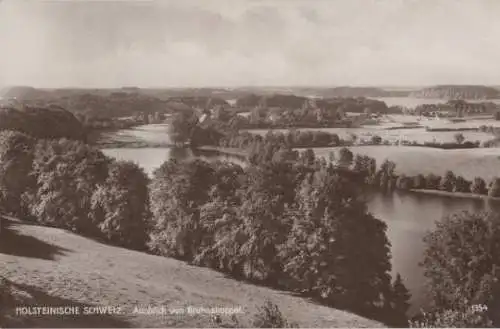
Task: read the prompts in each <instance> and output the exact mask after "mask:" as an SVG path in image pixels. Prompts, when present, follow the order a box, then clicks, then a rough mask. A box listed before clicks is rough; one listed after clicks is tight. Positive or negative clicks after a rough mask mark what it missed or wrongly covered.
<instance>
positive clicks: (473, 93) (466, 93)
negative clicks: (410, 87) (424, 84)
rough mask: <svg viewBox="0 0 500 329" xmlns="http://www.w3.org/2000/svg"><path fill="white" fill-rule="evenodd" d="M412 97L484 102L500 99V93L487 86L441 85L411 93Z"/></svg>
mask: <svg viewBox="0 0 500 329" xmlns="http://www.w3.org/2000/svg"><path fill="white" fill-rule="evenodd" d="M410 97H416V98H438V99H471V100H482V99H496V98H500V91H499V90H498V89H495V88H492V87H487V86H475V85H471V86H467V85H463V86H460V85H441V86H434V87H428V88H424V89H421V90H418V91H414V92H411V93H410Z"/></svg>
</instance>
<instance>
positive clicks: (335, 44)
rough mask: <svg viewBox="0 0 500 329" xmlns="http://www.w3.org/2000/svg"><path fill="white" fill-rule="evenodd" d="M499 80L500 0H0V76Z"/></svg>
mask: <svg viewBox="0 0 500 329" xmlns="http://www.w3.org/2000/svg"><path fill="white" fill-rule="evenodd" d="M433 84H490V85H500V1H499V0H260V1H259V0H177V1H169V0H156V1H155V0H151V1H149V0H140V1H125V0H121V1H120V0H118V1H104V0H103V1H95V0H94V1H78V0H74V1H72V0H59V1H43V0H3V1H2V0H0V85H31V86H35V87H70V86H71V87H121V86H138V87H172V86H200V87H201V86H228V87H233V86H249V85H261V86H262V85H264V86H270V85H280V86H286V85H302V86H304V85H315V86H319V85H324V86H335V85H433Z"/></svg>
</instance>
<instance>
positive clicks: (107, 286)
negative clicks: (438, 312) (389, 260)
mask: <svg viewBox="0 0 500 329" xmlns="http://www.w3.org/2000/svg"><path fill="white" fill-rule="evenodd" d="M1 241H2V244H0V260H1V263H2V266H1V267H0V275H1V276H4V277H5V278H7V279H8V280H10V281H11V282H13V283H14V284H15V287H16V288H17V289H19V290H20V291H22V292H24V294H25V295H26V294H28V295H30V296H31V297H32V298H30V300H32V301H33V302H34V305H40V306H42V305H43V306H51V305H52V306H53V305H57V306H61V305H64V306H68V305H71V306H76V305H79V306H82V305H86V306H90V305H100V306H119V307H121V309H122V314H121V315H113V316H111V315H103V316H84V315H80V316H64V317H61V316H41V317H33V316H31V317H28V318H23V319H19V318H18V319H17V320H25V322H23V324H24V325H23V324H21V326H24V327H28V326H29V327H46V328H50V327H53V328H54V327H89V326H92V327H146V328H147V327H206V326H209V325H210V322H209V321H208V316H207V315H194V314H184V315H165V316H160V315H140V314H133V313H132V311H133V309H134V307H135V306H139V305H142V306H145V307H147V305H151V306H161V305H165V306H166V307H167V308H168V309H173V308H180V309H186V308H187V307H188V306H194V307H238V306H241V307H242V311H243V313H242V314H239V315H238V318H239V319H240V321H241V325H245V324H247V323H248V321H249V319H250V318H252V317H253V315H254V314H255V311H256V306H260V305H262V304H263V303H264V301H265V300H266V299H270V300H271V301H273V302H274V303H276V304H277V305H278V306H279V307H280V309H281V310H282V312H283V314H285V316H287V317H288V318H289V319H291V320H292V321H295V322H297V323H298V324H300V325H301V326H302V327H380V326H381V325H380V324H379V323H377V322H374V321H370V320H367V319H364V318H361V317H359V316H356V315H353V314H350V313H347V312H344V311H339V310H336V309H332V308H327V307H324V306H319V305H316V304H314V303H311V302H309V301H307V300H305V299H302V298H299V297H295V296H291V295H290V294H289V293H285V292H279V291H275V290H271V289H268V288H264V287H258V286H254V285H251V284H248V283H243V282H238V281H236V280H232V279H229V278H227V277H225V276H224V275H223V274H221V273H218V272H215V271H212V270H210V269H206V268H200V267H194V266H189V265H187V264H185V263H183V262H180V261H177V260H174V259H170V258H164V257H159V256H152V255H148V254H144V253H140V252H136V251H131V250H127V249H122V248H117V247H111V246H107V245H104V244H100V243H97V242H95V241H93V240H90V239H87V238H83V237H81V236H78V235H75V234H73V233H69V232H66V231H63V230H60V229H54V228H48V227H40V226H35V225H29V224H23V223H19V222H12V224H11V227H10V228H9V229H8V230H3V231H2V240H1ZM2 306H4V305H2Z"/></svg>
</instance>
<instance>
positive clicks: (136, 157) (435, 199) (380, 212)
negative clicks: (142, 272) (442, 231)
mask: <svg viewBox="0 0 500 329" xmlns="http://www.w3.org/2000/svg"><path fill="white" fill-rule="evenodd" d="M130 130H131V129H127V131H126V132H123V131H122V132H119V133H118V134H119V135H120V136H123V135H124V134H125V135H127V136H130V135H132V136H136V137H137V138H139V139H140V140H150V139H151V140H154V141H155V142H157V141H159V140H163V139H166V138H168V136H167V130H166V126H165V125H163V127H159V125H149V126H142V127H138V128H136V129H132V130H134V131H133V132H131V131H130ZM152 136H154V137H152ZM103 152H104V153H105V154H106V155H108V156H112V157H115V158H117V159H121V160H130V161H133V162H136V163H137V164H139V165H140V166H142V167H143V168H144V169H145V170H146V172H147V173H148V174H151V173H152V172H153V170H154V169H155V168H158V167H159V166H160V165H161V164H162V163H163V162H164V161H166V160H168V159H169V158H171V157H174V158H177V159H186V158H201V159H205V160H208V161H213V160H230V161H235V162H237V163H239V164H241V165H243V164H244V163H243V162H242V161H241V160H238V159H235V158H234V157H231V156H224V155H220V154H217V153H213V152H195V151H192V150H185V149H182V150H173V149H169V148H130V149H128V148H116V149H103ZM367 204H368V209H369V211H370V212H372V213H373V214H374V215H375V217H377V218H380V219H381V220H383V221H384V222H385V223H387V226H388V230H387V235H388V238H389V240H390V242H391V245H392V249H391V250H392V263H393V272H394V273H400V274H401V276H402V277H403V279H404V281H405V284H406V286H407V287H408V288H409V289H410V292H411V293H412V301H411V309H410V312H411V313H414V312H416V311H418V309H419V308H420V307H421V306H423V305H425V294H424V287H423V284H424V280H423V272H422V270H421V269H420V268H419V266H418V263H419V262H420V261H421V260H422V255H423V250H424V244H423V241H422V237H423V236H424V235H425V233H426V232H427V231H428V230H431V229H432V228H433V227H434V221H435V220H439V219H441V218H442V217H443V216H446V215H449V214H452V213H455V212H458V211H463V210H469V211H480V210H486V209H494V210H496V211H499V210H500V206H499V205H498V204H493V203H491V202H487V201H484V200H472V199H461V198H450V197H443V196H434V195H432V196H431V195H424V194H417V193H410V192H408V193H394V194H390V195H386V194H382V193H369V194H367Z"/></svg>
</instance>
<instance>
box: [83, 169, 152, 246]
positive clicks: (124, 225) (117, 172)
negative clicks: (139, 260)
mask: <svg viewBox="0 0 500 329" xmlns="http://www.w3.org/2000/svg"><path fill="white" fill-rule="evenodd" d="M148 182H149V179H148V177H147V175H146V173H145V172H144V170H143V169H141V168H139V167H138V166H137V165H136V164H135V163H133V162H122V161H119V162H113V163H111V164H110V166H109V175H108V178H107V179H106V181H105V182H104V183H103V184H100V185H99V187H98V188H97V190H96V191H95V192H94V194H93V196H92V208H91V209H92V210H93V211H92V212H91V213H92V214H93V217H94V218H93V219H94V221H95V222H96V224H97V225H98V227H99V228H100V230H101V232H102V233H103V234H104V236H105V237H106V238H107V239H108V240H110V241H112V242H113V243H116V244H119V245H122V246H125V247H129V248H135V249H143V248H145V246H146V242H147V239H148V234H149V228H150V225H151V224H150V209H149V208H150V207H149V191H148Z"/></svg>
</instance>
